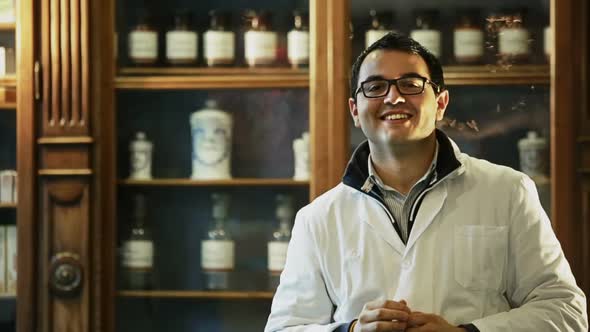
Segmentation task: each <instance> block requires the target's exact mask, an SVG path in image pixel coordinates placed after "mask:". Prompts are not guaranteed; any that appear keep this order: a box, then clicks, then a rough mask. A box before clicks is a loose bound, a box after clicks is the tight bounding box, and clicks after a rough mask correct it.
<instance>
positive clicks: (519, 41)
mask: <svg viewBox="0 0 590 332" xmlns="http://www.w3.org/2000/svg"><path fill="white" fill-rule="evenodd" d="M503 12H504V16H503V18H504V22H503V24H502V26H501V27H500V29H499V31H498V56H499V57H500V59H501V60H502V61H509V62H513V63H526V62H528V61H529V59H530V45H529V42H530V40H529V39H530V37H529V31H528V30H527V29H526V27H525V24H524V19H525V14H526V10H525V9H511V10H504V11H503Z"/></svg>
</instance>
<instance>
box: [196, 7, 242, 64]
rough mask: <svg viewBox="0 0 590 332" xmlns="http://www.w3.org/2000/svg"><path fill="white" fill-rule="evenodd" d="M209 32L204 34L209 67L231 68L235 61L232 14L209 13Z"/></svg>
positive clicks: (204, 46) (205, 53)
mask: <svg viewBox="0 0 590 332" xmlns="http://www.w3.org/2000/svg"><path fill="white" fill-rule="evenodd" d="M209 18H210V19H209V30H207V31H206V32H205V33H204V34H203V52H204V57H205V62H206V63H207V66H209V67H213V66H229V65H233V64H234V61H235V44H236V37H235V33H234V32H233V31H232V28H231V13H229V12H222V11H217V10H213V11H210V12H209Z"/></svg>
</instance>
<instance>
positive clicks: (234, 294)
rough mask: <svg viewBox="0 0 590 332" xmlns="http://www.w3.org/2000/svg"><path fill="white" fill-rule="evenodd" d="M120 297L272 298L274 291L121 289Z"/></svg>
mask: <svg viewBox="0 0 590 332" xmlns="http://www.w3.org/2000/svg"><path fill="white" fill-rule="evenodd" d="M117 294H118V296H119V297H127V298H173V299H228V300H241V299H265V300H266V299H272V297H273V295H274V293H273V292H254V291H252V292H245V291H242V292H238V291H217V292H215V291H163V290H162V291H119V292H118V293H117Z"/></svg>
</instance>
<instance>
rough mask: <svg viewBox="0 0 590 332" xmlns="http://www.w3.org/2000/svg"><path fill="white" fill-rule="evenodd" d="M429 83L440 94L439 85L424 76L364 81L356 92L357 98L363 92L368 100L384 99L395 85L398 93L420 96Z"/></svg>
mask: <svg viewBox="0 0 590 332" xmlns="http://www.w3.org/2000/svg"><path fill="white" fill-rule="evenodd" d="M426 83H429V84H430V85H432V86H433V87H434V92H438V90H439V88H438V85H436V84H435V83H433V82H432V81H431V80H429V79H427V78H426V77H422V76H418V75H416V76H406V77H401V78H398V79H395V80H386V79H372V80H368V81H364V82H362V83H361V86H360V87H359V88H358V89H357V90H356V93H355V96H356V95H357V94H358V93H359V92H360V91H362V92H363V95H364V96H365V97H367V98H380V97H384V96H386V95H387V94H388V93H389V89H390V88H391V85H393V84H395V87H396V88H397V91H399V93H400V94H401V95H404V96H409V95H419V94H421V93H422V92H424V86H426Z"/></svg>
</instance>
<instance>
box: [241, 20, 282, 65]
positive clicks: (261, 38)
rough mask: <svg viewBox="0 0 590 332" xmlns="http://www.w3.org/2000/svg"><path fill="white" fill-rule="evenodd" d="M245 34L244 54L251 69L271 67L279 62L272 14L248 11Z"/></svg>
mask: <svg viewBox="0 0 590 332" xmlns="http://www.w3.org/2000/svg"><path fill="white" fill-rule="evenodd" d="M245 17H246V19H247V31H246V32H245V34H244V53H245V58H246V63H247V64H248V66H250V67H256V66H270V65H273V64H274V63H275V62H276V60H277V33H276V32H275V31H273V30H272V26H271V17H272V16H271V14H270V13H269V12H266V11H261V12H260V13H257V12H255V11H248V12H246V15H245Z"/></svg>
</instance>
